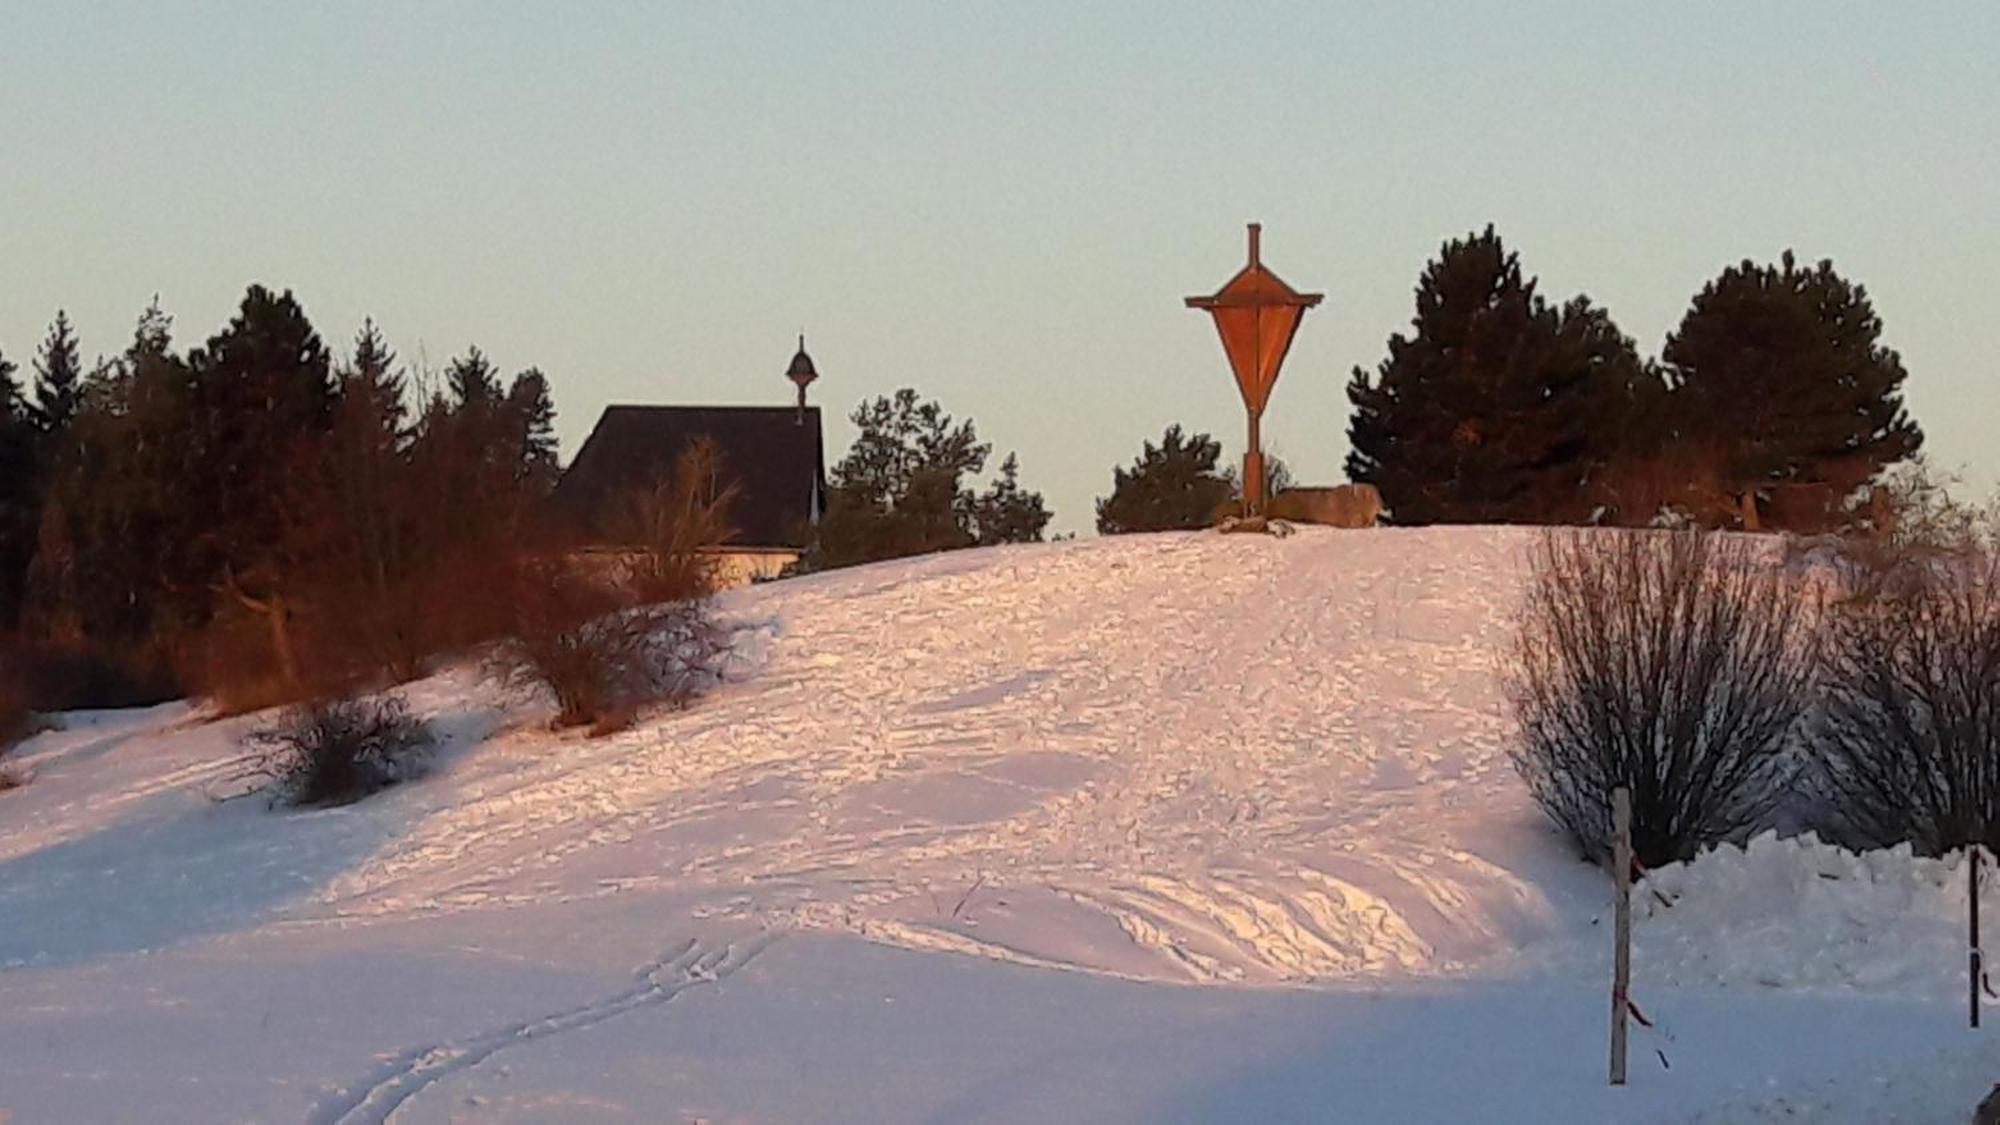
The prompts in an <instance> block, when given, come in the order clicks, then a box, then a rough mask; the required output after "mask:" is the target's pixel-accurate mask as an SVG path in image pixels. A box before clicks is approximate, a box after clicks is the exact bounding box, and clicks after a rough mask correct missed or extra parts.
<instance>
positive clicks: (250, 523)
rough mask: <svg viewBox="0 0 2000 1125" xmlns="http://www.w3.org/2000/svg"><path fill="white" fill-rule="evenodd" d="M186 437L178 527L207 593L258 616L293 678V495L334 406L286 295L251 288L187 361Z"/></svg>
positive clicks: (325, 366) (318, 354) (315, 345)
mask: <svg viewBox="0 0 2000 1125" xmlns="http://www.w3.org/2000/svg"><path fill="white" fill-rule="evenodd" d="M189 366H190V368H191V378H190V380H189V388H190V391H191V394H192V407H193V423H194V432H193V434H191V435H190V436H191V438H192V444H193V448H194V463H193V466H192V468H193V472H192V473H191V474H190V476H191V480H190V484H191V486H192V487H191V488H189V489H188V490H187V493H186V499H185V501H184V503H185V504H186V505H188V506H189V510H188V511H187V512H186V513H185V515H186V522H187V523H190V524H192V523H193V522H195V521H197V520H198V521H201V522H203V523H205V525H206V527H205V530H203V531H202V532H200V533H198V534H196V535H194V536H193V537H192V538H191V540H190V545H191V546H192V547H193V549H194V552H195V560H194V561H195V564H196V566H197V568H198V569H199V570H200V571H202V572H205V573H206V574H207V575H208V576H209V581H210V584H211V586H212V588H214V589H215V590H216V591H217V592H218V593H220V594H222V595H223V596H224V597H225V598H226V599H228V600H229V601H233V602H235V603H236V604H237V605H239V606H241V607H243V608H245V609H248V610H250V611H251V612H253V613H255V614H257V615H259V616H261V617H262V618H264V620H265V623H266V625H267V626H268V628H269V631H270V640H271V646H272V657H273V658H274V659H275V661H276V666H277V668H278V670H279V673H280V675H282V676H283V678H284V679H285V680H286V682H287V683H288V684H290V685H292V686H297V685H298V684H299V682H300V675H299V665H298V661H297V654H296V652H295V651H294V648H293V644H292V637H291V632H290V630H291V625H290V619H291V615H292V613H293V612H294V605H293V597H292V595H293V591H294V590H295V589H296V587H297V584H298V580H299V573H298V570H299V565H300V560H301V552H300V551H299V549H298V548H299V544H300V542H301V535H302V532H303V530H304V529H302V528H301V527H300V524H299V521H300V518H301V513H302V512H304V511H306V510H308V508H309V506H307V505H303V504H301V503H300V497H299V496H298V490H299V486H300V482H301V481H302V480H306V479H309V478H308V475H307V473H306V472H305V470H307V469H308V468H309V466H311V465H312V464H313V463H315V461H316V459H317V458H318V457H320V456H321V455H322V454H321V449H320V445H321V442H322V441H323V440H324V438H325V435H326V432H327V430H328V428H329V426H330V424H331V421H332V415H333V407H334V402H335V383H334V378H333V371H332V362H331V359H330V358H329V356H328V355H327V351H326V347H325V345H324V344H322V343H321V341H320V338H319V333H318V332H316V331H315V330H314V329H313V326H312V322H311V321H310V320H308V319H307V317H306V313H305V310H304V309H303V308H301V307H300V305H299V303H298V301H297V300H296V299H295V298H293V296H292V294H291V292H290V291H289V290H288V291H286V292H285V293H283V294H277V295H274V294H273V293H271V291H270V290H268V289H265V288H264V287H263V286H260V285H253V286H251V287H250V289H249V291H248V292H247V293H246V294H245V295H244V298H243V303H242V306H241V307H240V309H239V310H238V312H237V315H236V316H235V317H234V318H233V319H232V320H231V321H230V323H229V325H228V326H227V327H225V328H224V329H223V330H222V331H221V332H220V333H218V334H217V335H215V336H213V337H210V339H209V341H208V344H207V345H206V346H205V347H204V348H202V349H201V350H199V351H197V352H196V353H195V354H194V355H193V356H192V357H191V359H190V364H189Z"/></svg>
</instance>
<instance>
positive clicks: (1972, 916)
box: [1965, 844, 1981, 1028]
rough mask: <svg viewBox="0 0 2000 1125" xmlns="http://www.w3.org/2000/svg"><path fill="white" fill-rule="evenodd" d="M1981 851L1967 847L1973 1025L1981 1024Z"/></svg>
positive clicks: (1967, 986) (1968, 990) (1968, 996)
mask: <svg viewBox="0 0 2000 1125" xmlns="http://www.w3.org/2000/svg"><path fill="white" fill-rule="evenodd" d="M1979 853H1980V847H1979V845H1978V844H1974V845H1972V846H1971V847H1969V848H1967V849H1965V859H1966V864H1965V872H1966V874H1965V908H1966V909H1965V913H1966V930H1967V933H1966V949H1967V951H1968V962H1967V963H1968V967H1969V969H1970V972H1969V975H1968V976H1967V978H1966V982H1965V994H1966V1000H1967V1003H1968V1005H1969V1006H1970V1011H1971V1013H1972V1026H1973V1027H1975V1028H1977V1027H1978V1026H1979V974H1980V967H1981V966H1980V956H1979Z"/></svg>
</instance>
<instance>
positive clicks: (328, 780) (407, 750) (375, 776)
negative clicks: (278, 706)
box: [242, 697, 432, 807]
mask: <svg viewBox="0 0 2000 1125" xmlns="http://www.w3.org/2000/svg"><path fill="white" fill-rule="evenodd" d="M248 742H249V743H250V745H251V746H252V747H254V748H255V749H256V751H257V753H256V754H255V755H254V756H253V757H252V759H251V761H250V763H249V764H248V766H247V767H246V769H245V771H244V773H243V775H242V777H243V778H244V779H261V781H262V784H260V785H258V786H256V787H255V788H254V789H253V790H252V791H253V792H262V793H266V794H268V795H269V796H270V798H271V803H272V804H274V805H286V806H291V807H304V806H318V805H344V804H348V803H350V802H353V801H358V800H360V799H361V798H363V797H366V796H368V795H369V794H371V793H375V792H377V791H379V790H382V789H385V788H387V787H389V786H391V785H394V784H396V783H397V782H399V781H406V780H409V779H410V778H413V777H416V776H418V775H419V774H421V773H422V772H423V768H424V766H425V765H426V764H427V763H428V760H429V756H430V748H431V745H432V739H431V735H430V731H429V730H428V729H426V727H425V726H424V724H423V723H422V722H421V721H419V720H417V719H415V718H413V717H412V716H411V715H410V712H409V707H408V706H407V705H406V704H404V702H403V701H402V700H400V699H397V698H394V697H375V698H369V699H334V700H317V701H314V702H310V703H302V704H298V705H296V706H293V707H289V708H286V709H285V710H284V711H283V712H282V713H280V714H279V716H278V717H277V718H276V719H275V720H273V721H272V722H270V723H269V724H267V725H265V726H262V727H259V728H258V729H257V730H255V731H253V732H251V734H250V735H249V738H248Z"/></svg>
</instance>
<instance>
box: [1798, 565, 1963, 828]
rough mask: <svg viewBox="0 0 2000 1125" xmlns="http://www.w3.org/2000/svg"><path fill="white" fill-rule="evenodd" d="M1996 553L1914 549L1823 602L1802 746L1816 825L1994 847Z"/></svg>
mask: <svg viewBox="0 0 2000 1125" xmlns="http://www.w3.org/2000/svg"><path fill="white" fill-rule="evenodd" d="M1996 582H2000V555H1996V554H1995V553H1994V552H1992V551H1988V550H1976V549H1975V550H1971V551H1968V552H1962V553H1956V554H1947V555H1935V554H1929V553H1919V554H1913V555H1910V556H1908V557H1907V558H1905V559H1904V560H1903V562H1902V563H1901V564H1899V565H1896V566H1893V567H1891V568H1889V570H1888V571H1887V572H1886V573H1884V574H1880V575H1875V576H1872V577H1871V578H1870V580H1868V581H1867V582H1865V583H1863V584H1860V585H1859V587H1858V588H1859V590H1860V591H1861V593H1860V594H1859V595H1858V596H1853V597H1849V598H1847V599H1844V600H1842V601H1839V602H1837V603H1835V604H1834V605H1833V606H1832V607H1831V608H1830V610H1829V624H1830V627H1829V630H1828V636H1827V643H1826V702H1825V706H1824V708H1823V710H1822V712H1821V715H1820V717H1819V719H1818V721H1817V722H1816V723H1815V724H1814V728H1813V734H1814V738H1813V740H1812V743H1811V750H1810V757H1811V760H1812V762H1813V764H1814V765H1815V766H1816V767H1817V769H1816V770H1815V773H1814V776H1815V778H1816V781H1817V790H1818V795H1819V797H1820V805H1821V808H1820V813H1821V815H1822V816H1823V817H1824V818H1825V824H1824V825H1823V829H1824V831H1825V832H1826V834H1828V835H1829V836H1831V837H1833V838H1835V839H1838V840H1840V841H1842V842H1843V843H1847V844H1849V845H1852V846H1856V847H1886V846H1889V845H1893V844H1899V843H1904V842H1907V843H1909V844H1910V845H1911V846H1912V847H1913V848H1914V849H1915V850H1916V851H1917V853H1918V854H1920V855H1932V856H1934V855H1941V854H1943V853H1945V852H1947V851H1950V850H1953V849H1956V848H1960V847H1963V846H1965V845H1967V844H1971V843H1975V842H1977V843H1984V844H1985V845H1986V846H1988V847H1994V846H1996V845H2000V588H1997V587H1996V585H1995V583H1996Z"/></svg>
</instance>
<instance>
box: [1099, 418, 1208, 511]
mask: <svg viewBox="0 0 2000 1125" xmlns="http://www.w3.org/2000/svg"><path fill="white" fill-rule="evenodd" d="M1221 456H1222V445H1221V443H1220V442H1217V441H1216V440H1215V439H1214V438H1211V437H1210V436H1209V435H1207V434H1202V433H1198V434H1195V435H1193V436H1191V437H1190V436H1187V435H1186V434H1184V433H1183V432H1182V430H1181V427H1180V425H1179V424H1178V423H1176V424H1174V425H1171V426H1168V427H1167V431H1166V433H1165V434H1164V435H1162V436H1161V438H1160V444H1159V445H1154V444H1153V443H1152V442H1150V441H1149V442H1146V443H1145V448H1144V451H1143V452H1141V453H1140V455H1139V456H1138V458H1137V459H1135V460H1134V461H1133V462H1132V468H1131V469H1130V470H1129V471H1128V470H1126V469H1124V468H1122V467H1120V468H1113V469H1112V470H1111V495H1109V496H1106V497H1101V498H1099V500H1098V501H1097V531H1098V534H1100V535H1123V534H1127V533H1129V532H1136V531H1189V530H1193V529H1195V528H1200V527H1207V526H1208V525H1209V524H1210V523H1211V522H1213V521H1214V519H1215V513H1216V511H1217V510H1218V509H1220V508H1221V507H1222V505H1223V504H1225V503H1226V502H1228V500H1229V498H1230V497H1231V496H1232V495H1234V494H1235V482H1234V480H1233V478H1232V477H1231V476H1230V475H1229V474H1227V473H1223V472H1218V471H1216V467H1215V466H1216V462H1217V461H1218V460H1219V459H1220V458H1221Z"/></svg>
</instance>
